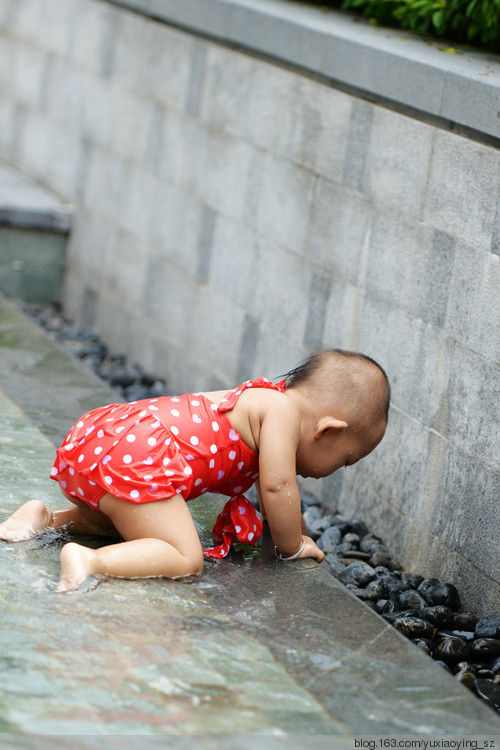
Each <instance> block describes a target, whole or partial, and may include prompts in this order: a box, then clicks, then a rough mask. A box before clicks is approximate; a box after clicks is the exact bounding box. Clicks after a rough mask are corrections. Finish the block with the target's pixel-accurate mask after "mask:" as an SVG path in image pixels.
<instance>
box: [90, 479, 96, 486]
mask: <svg viewBox="0 0 500 750" xmlns="http://www.w3.org/2000/svg"><path fill="white" fill-rule="evenodd" d="M89 484H91V485H92V487H95V482H93V481H92V480H91V479H89Z"/></svg>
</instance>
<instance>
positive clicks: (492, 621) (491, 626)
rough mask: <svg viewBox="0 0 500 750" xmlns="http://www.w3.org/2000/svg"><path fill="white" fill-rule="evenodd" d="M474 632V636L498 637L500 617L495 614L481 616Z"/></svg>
mask: <svg viewBox="0 0 500 750" xmlns="http://www.w3.org/2000/svg"><path fill="white" fill-rule="evenodd" d="M474 632H475V635H476V638H500V617H498V616H497V615H488V616H487V617H481V618H480V619H479V620H478V622H477V624H476V627H475V631H474Z"/></svg>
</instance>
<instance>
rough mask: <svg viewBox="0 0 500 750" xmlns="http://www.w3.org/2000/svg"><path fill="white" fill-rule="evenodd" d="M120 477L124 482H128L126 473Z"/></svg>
mask: <svg viewBox="0 0 500 750" xmlns="http://www.w3.org/2000/svg"><path fill="white" fill-rule="evenodd" d="M122 479H124V480H125V481H126V482H130V477H128V476H127V475H126V474H124V475H123V476H122Z"/></svg>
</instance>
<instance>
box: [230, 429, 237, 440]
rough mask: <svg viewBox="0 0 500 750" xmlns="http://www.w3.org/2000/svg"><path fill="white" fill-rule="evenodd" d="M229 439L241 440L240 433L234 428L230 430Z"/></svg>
mask: <svg viewBox="0 0 500 750" xmlns="http://www.w3.org/2000/svg"><path fill="white" fill-rule="evenodd" d="M229 439H230V440H239V437H238V433H237V432H235V431H234V430H233V429H231V430H229Z"/></svg>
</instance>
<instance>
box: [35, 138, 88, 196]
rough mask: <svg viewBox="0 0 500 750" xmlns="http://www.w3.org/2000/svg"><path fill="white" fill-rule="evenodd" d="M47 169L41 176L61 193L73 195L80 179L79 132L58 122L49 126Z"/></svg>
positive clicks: (80, 154)
mask: <svg viewBox="0 0 500 750" xmlns="http://www.w3.org/2000/svg"><path fill="white" fill-rule="evenodd" d="M47 147H48V158H47V171H46V173H45V174H44V175H43V176H42V179H44V180H46V181H47V182H48V183H49V184H50V185H51V186H52V188H53V189H54V190H56V191H58V192H59V193H60V194H61V195H65V196H74V195H75V194H76V192H77V189H78V186H79V182H80V179H81V160H82V149H83V144H82V140H81V137H80V133H78V132H77V131H76V132H75V130H73V129H69V128H66V127H65V126H62V125H60V124H59V123H53V124H52V126H51V127H50V135H49V142H48V144H47Z"/></svg>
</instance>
